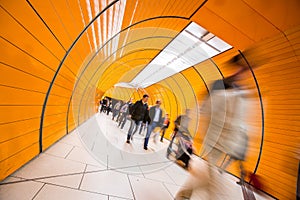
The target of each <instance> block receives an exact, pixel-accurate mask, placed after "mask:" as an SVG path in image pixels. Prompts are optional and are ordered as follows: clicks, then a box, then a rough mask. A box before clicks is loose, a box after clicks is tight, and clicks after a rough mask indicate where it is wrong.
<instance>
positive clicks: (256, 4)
mask: <svg viewBox="0 0 300 200" xmlns="http://www.w3.org/2000/svg"><path fill="white" fill-rule="evenodd" d="M244 2H245V3H246V4H248V5H249V6H251V7H252V8H253V10H255V11H256V12H258V13H259V15H261V16H262V17H264V18H265V19H266V20H267V21H269V22H270V23H271V24H273V25H274V26H275V27H276V28H278V29H279V30H281V31H285V30H287V29H291V28H293V27H294V26H297V25H299V24H300V15H299V9H300V1H299V0H286V1H280V0H279V1H278V0H277V1H273V0H264V1H260V0H256V1H253V0H244ZM295 16H298V17H295ZM263 28H264V27H263ZM263 30H264V29H263ZM264 31H265V30H264Z"/></svg>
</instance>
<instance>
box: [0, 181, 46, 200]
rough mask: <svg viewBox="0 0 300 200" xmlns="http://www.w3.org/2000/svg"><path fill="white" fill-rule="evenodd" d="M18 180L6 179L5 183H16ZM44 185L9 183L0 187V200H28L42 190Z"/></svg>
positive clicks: (25, 182)
mask: <svg viewBox="0 0 300 200" xmlns="http://www.w3.org/2000/svg"><path fill="white" fill-rule="evenodd" d="M18 180H20V179H18V178H8V179H6V182H12V181H18ZM43 185H44V184H43V183H38V182H33V181H24V182H19V183H11V184H7V185H0V199H3V200H29V199H32V198H33V197H34V195H35V194H36V193H37V192H38V191H39V190H40V189H41V188H42V186H43Z"/></svg>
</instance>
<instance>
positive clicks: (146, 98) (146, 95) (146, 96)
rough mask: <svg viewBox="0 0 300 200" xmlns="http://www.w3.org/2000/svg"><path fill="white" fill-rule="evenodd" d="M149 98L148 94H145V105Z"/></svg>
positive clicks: (143, 99)
mask: <svg viewBox="0 0 300 200" xmlns="http://www.w3.org/2000/svg"><path fill="white" fill-rule="evenodd" d="M148 98H149V95H148V94H144V95H143V98H142V101H143V102H144V103H146V102H147V101H148Z"/></svg>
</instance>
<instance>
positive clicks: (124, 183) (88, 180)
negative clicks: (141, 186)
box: [80, 171, 133, 198]
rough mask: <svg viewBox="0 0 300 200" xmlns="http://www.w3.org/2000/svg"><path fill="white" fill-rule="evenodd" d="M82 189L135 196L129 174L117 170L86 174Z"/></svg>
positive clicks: (114, 194)
mask: <svg viewBox="0 0 300 200" xmlns="http://www.w3.org/2000/svg"><path fill="white" fill-rule="evenodd" d="M80 189H82V190H86V191H92V192H98V193H101V194H108V195H113V196H117V197H123V198H133V196H132V191H131V187H130V184H129V180H128V177H127V175H126V174H123V173H119V172H115V171H103V172H97V173H88V174H85V175H84V178H83V180H82V183H81V188H80Z"/></svg>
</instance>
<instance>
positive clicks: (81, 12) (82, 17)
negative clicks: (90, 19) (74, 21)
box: [77, 0, 93, 51]
mask: <svg viewBox="0 0 300 200" xmlns="http://www.w3.org/2000/svg"><path fill="white" fill-rule="evenodd" d="M77 3H78V6H79V9H80V15H81V21H82V23H83V28H84V27H86V24H85V20H84V16H83V11H82V8H81V6H80V0H78V1H77ZM85 34H86V35H87V40H88V43H89V47H90V51H92V50H93V48H92V45H91V41H90V38H89V34H88V33H87V32H85Z"/></svg>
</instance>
